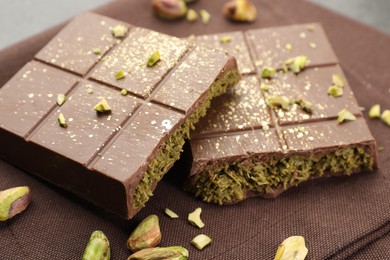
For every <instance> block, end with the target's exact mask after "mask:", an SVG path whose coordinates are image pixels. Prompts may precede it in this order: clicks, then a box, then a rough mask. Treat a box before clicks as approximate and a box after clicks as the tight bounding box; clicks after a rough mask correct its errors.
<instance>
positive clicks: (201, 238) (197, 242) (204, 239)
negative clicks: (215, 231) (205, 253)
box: [191, 234, 212, 250]
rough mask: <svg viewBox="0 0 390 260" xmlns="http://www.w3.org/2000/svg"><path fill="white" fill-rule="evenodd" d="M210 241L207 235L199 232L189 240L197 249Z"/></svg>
mask: <svg viewBox="0 0 390 260" xmlns="http://www.w3.org/2000/svg"><path fill="white" fill-rule="evenodd" d="M211 241H212V239H211V238H210V237H209V236H207V235H205V234H200V235H197V236H196V237H194V238H193V239H192V240H191V244H193V245H194V246H195V247H196V248H197V249H199V250H202V249H203V248H205V247H206V246H207V245H209V244H210V243H211Z"/></svg>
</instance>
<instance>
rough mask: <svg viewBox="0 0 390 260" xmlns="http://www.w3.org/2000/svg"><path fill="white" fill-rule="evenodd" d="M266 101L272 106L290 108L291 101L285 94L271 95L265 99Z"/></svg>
mask: <svg viewBox="0 0 390 260" xmlns="http://www.w3.org/2000/svg"><path fill="white" fill-rule="evenodd" d="M265 103H266V104H267V105H268V106H270V107H275V106H279V107H281V108H282V109H283V110H288V109H289V107H290V103H291V101H290V99H289V98H287V97H285V96H269V97H267V98H266V99H265Z"/></svg>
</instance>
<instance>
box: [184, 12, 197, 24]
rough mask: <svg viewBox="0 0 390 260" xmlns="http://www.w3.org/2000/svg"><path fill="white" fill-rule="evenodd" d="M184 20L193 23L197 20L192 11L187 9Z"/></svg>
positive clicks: (195, 13) (195, 14)
mask: <svg viewBox="0 0 390 260" xmlns="http://www.w3.org/2000/svg"><path fill="white" fill-rule="evenodd" d="M186 19H187V21H189V22H195V21H196V20H197V19H198V14H197V12H196V11H195V10H194V9H188V11H187V15H186Z"/></svg>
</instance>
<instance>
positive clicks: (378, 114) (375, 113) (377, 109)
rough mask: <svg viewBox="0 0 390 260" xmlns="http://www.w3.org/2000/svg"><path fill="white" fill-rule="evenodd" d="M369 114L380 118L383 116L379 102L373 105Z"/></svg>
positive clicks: (371, 116)
mask: <svg viewBox="0 0 390 260" xmlns="http://www.w3.org/2000/svg"><path fill="white" fill-rule="evenodd" d="M368 116H369V117H370V118H379V117H381V106H380V105H379V104H375V105H373V106H372V107H371V108H370V110H369V111H368Z"/></svg>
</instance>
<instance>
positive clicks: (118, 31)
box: [111, 24, 127, 38]
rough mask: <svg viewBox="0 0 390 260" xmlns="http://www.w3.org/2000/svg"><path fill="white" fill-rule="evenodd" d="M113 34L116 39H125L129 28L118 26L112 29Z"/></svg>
mask: <svg viewBox="0 0 390 260" xmlns="http://www.w3.org/2000/svg"><path fill="white" fill-rule="evenodd" d="M111 33H112V35H113V36H114V37H115V38H122V37H125V35H126V33H127V28H126V27H125V26H123V25H121V24H118V25H116V26H114V27H112V28H111Z"/></svg>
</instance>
